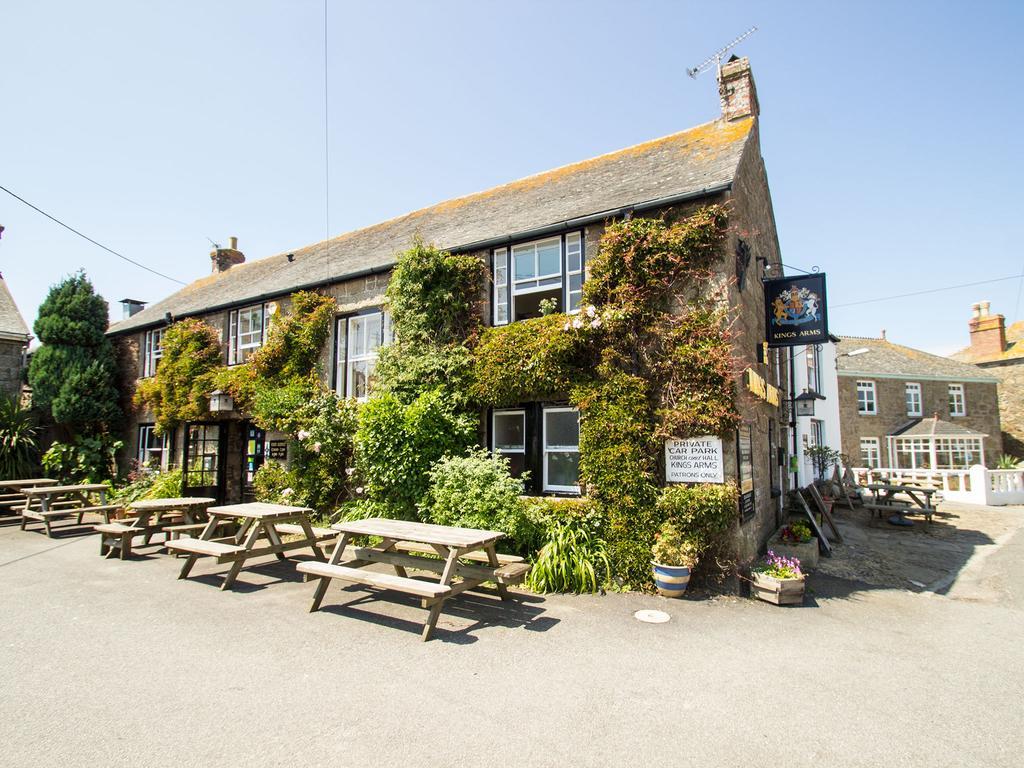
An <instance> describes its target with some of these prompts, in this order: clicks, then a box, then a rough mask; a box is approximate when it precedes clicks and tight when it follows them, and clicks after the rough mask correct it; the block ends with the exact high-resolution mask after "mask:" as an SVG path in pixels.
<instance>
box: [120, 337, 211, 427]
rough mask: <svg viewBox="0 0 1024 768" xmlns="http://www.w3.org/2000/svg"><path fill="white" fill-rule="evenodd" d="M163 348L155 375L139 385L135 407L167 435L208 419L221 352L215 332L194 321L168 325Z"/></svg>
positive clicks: (136, 391)
mask: <svg viewBox="0 0 1024 768" xmlns="http://www.w3.org/2000/svg"><path fill="white" fill-rule="evenodd" d="M162 344H163V357H162V358H161V359H160V366H159V367H158V368H157V372H156V375H155V376H152V377H150V378H148V379H143V380H141V381H140V382H139V384H138V387H137V388H136V390H135V404H136V405H137V406H139V407H146V408H149V409H150V410H151V411H152V412H153V416H154V419H155V421H156V425H157V429H158V430H159V431H161V432H166V431H168V430H171V429H173V428H174V427H175V426H177V425H178V424H179V423H181V422H183V421H200V420H202V419H205V418H208V417H209V415H210V393H211V392H213V391H214V389H216V386H215V381H216V373H217V369H218V368H219V367H220V363H221V357H222V352H221V345H220V339H219V338H218V336H217V331H215V330H214V329H213V327H212V326H210V325H207V324H206V323H204V322H203V321H202V320H197V319H195V318H189V319H187V320H181V321H179V322H177V323H174V324H173V325H171V326H170V327H169V328H168V329H167V331H166V332H165V333H164V336H163V342H162Z"/></svg>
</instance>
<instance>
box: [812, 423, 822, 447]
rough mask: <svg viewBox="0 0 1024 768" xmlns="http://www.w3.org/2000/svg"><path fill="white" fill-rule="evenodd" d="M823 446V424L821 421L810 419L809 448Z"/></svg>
mask: <svg viewBox="0 0 1024 768" xmlns="http://www.w3.org/2000/svg"><path fill="white" fill-rule="evenodd" d="M822 445H825V422H824V421H823V420H822V419H811V447H812V448H816V447H818V446H822Z"/></svg>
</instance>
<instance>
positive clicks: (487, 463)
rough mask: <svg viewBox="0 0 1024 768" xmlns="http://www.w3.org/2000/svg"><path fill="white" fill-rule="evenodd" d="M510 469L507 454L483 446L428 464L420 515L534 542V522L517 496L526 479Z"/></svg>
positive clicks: (433, 521)
mask: <svg viewBox="0 0 1024 768" xmlns="http://www.w3.org/2000/svg"><path fill="white" fill-rule="evenodd" d="M524 479H525V478H514V477H512V476H511V475H510V474H509V469H508V459H507V458H505V457H504V456H500V455H495V454H492V453H491V452H490V451H487V450H485V449H473V450H470V451H467V452H466V454H465V455H463V456H446V457H444V458H442V459H441V460H440V461H438V462H437V463H436V464H434V466H433V467H432V468H431V470H430V487H429V489H428V490H427V493H426V494H425V495H424V497H423V501H422V502H421V503H420V507H419V512H420V518H421V519H423V520H425V521H427V522H430V523H436V524H438V525H453V526H457V527H462V528H480V529H484V530H491V531H501V532H502V533H504V534H505V535H506V536H508V537H509V539H511V540H512V542H509V543H515V542H530V541H532V540H533V539H534V538H535V531H534V527H533V525H532V524H531V521H530V519H529V518H528V517H527V515H526V513H525V510H524V508H523V505H522V504H521V503H520V502H519V496H520V495H521V494H522V492H523V480H524Z"/></svg>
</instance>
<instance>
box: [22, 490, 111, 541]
mask: <svg viewBox="0 0 1024 768" xmlns="http://www.w3.org/2000/svg"><path fill="white" fill-rule="evenodd" d="M107 490H108V489H107V486H105V485H103V484H101V483H81V484H78V485H45V486H33V487H32V488H24V489H22V493H23V494H24V495H25V502H24V504H23V506H22V509H21V530H25V525H26V524H27V523H28V522H29V521H30V520H32V521H35V522H41V523H42V524H43V526H44V527H45V529H46V535H47V536H50V537H52V536H53V530H52V528H51V527H50V522H51V521H52V520H55V519H57V518H61V517H72V516H75V517H77V518H78V520H77V522H76V525H81V524H82V516H83V515H84V514H85V513H86V512H97V513H99V514H101V515H103V518H104V521H105V522H110V515H111V514H112V513H114V512H116V511H117V510H119V509H120V506H119V505H117V504H107ZM94 496H98V497H99V503H96V502H95V501H94V500H93V497H94Z"/></svg>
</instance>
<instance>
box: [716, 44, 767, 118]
mask: <svg viewBox="0 0 1024 768" xmlns="http://www.w3.org/2000/svg"><path fill="white" fill-rule="evenodd" d="M718 98H719V100H720V101H721V102H722V117H723V118H725V119H726V120H729V121H732V120H742V119H743V118H744V117H757V116H758V115H759V114H761V107H760V105H759V104H758V103H757V89H756V88H755V87H754V76H753V75H752V74H751V73H750V59H748V58H747V57H746V56H744V57H743V58H742V59H741V58H739V57H737V56H732V57H731V58H730V59H729V60H728V61H727V62H726V63H725V64H723V65H722V71H721V74H720V75H719V77H718Z"/></svg>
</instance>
